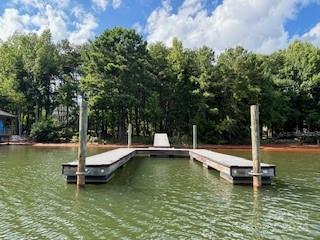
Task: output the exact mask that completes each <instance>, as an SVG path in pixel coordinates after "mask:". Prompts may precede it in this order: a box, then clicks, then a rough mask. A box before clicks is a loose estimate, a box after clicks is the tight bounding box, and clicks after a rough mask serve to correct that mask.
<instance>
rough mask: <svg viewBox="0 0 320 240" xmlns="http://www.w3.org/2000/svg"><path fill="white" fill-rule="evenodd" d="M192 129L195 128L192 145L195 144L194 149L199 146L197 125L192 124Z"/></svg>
mask: <svg viewBox="0 0 320 240" xmlns="http://www.w3.org/2000/svg"><path fill="white" fill-rule="evenodd" d="M192 130H193V141H192V143H193V144H192V145H193V149H196V148H197V125H193V126H192Z"/></svg>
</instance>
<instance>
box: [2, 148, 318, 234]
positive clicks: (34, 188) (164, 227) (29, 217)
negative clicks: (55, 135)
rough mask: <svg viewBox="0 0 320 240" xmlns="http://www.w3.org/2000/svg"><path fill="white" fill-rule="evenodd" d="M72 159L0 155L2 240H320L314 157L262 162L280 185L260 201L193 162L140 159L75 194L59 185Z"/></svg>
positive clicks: (66, 155) (49, 154)
mask: <svg viewBox="0 0 320 240" xmlns="http://www.w3.org/2000/svg"><path fill="white" fill-rule="evenodd" d="M97 151H101V150H91V152H90V154H94V153H96V152H97ZM231 153H232V154H234V155H239V156H244V157H249V154H250V153H249V152H237V151H232V152H231ZM75 157H76V149H49V148H48V149H45V148H32V147H18V146H1V147H0V181H1V183H0V208H1V211H0V239H29V238H30V239H31V238H40V239H70V238H73V239H319V238H320V211H319V207H320V206H319V203H320V196H319V192H320V187H319V186H320V185H319V184H320V182H319V177H320V174H319V172H320V159H319V155H318V154H312V153H303V154H297V153H269V152H268V153H263V155H262V157H263V159H264V161H265V162H269V163H273V164H276V165H277V178H276V179H275V180H274V181H273V184H272V185H271V186H267V187H264V188H262V189H261V190H259V191H253V189H252V188H251V187H248V186H233V185H231V184H229V183H228V182H226V181H225V180H223V179H221V178H220V177H219V174H218V173H217V172H215V171H213V170H207V169H204V168H202V166H201V165H200V164H199V163H197V162H194V161H190V160H188V159H174V158H170V159H164V158H151V159H148V158H135V159H133V160H132V161H130V162H129V163H128V164H127V165H126V166H125V167H124V168H122V169H120V170H119V171H118V172H117V174H116V175H115V177H114V178H113V179H112V180H111V181H110V182H109V183H108V184H106V185H87V186H86V188H85V189H83V190H82V191H80V192H79V193H78V194H77V190H76V187H75V185H67V184H65V182H64V180H63V177H62V176H61V163H63V162H66V161H70V160H73V159H75Z"/></svg>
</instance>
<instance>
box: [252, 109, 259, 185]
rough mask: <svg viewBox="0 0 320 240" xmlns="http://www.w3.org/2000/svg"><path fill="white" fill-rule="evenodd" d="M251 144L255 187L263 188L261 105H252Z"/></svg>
mask: <svg viewBox="0 0 320 240" xmlns="http://www.w3.org/2000/svg"><path fill="white" fill-rule="evenodd" d="M250 114H251V142H252V161H253V163H252V164H253V171H252V176H253V187H260V186H261V164H260V133H259V132H260V127H259V105H251V107H250Z"/></svg>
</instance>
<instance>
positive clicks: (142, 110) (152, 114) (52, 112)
mask: <svg viewBox="0 0 320 240" xmlns="http://www.w3.org/2000/svg"><path fill="white" fill-rule="evenodd" d="M79 96H83V97H84V98H86V99H87V100H88V102H89V108H90V111H89V130H90V135H91V136H96V137H98V138H99V139H104V140H110V141H111V140H112V141H125V136H126V129H127V125H128V124H129V123H132V125H133V134H134V136H135V137H137V138H139V137H140V138H141V139H142V138H148V137H150V136H152V135H153V133H155V132H166V133H168V134H169V136H171V137H172V138H174V139H176V140H177V141H187V140H186V139H188V138H189V137H190V136H191V133H192V125H193V124H196V125H197V126H198V132H199V138H200V140H201V141H202V142H204V143H243V142H246V141H248V140H249V133H250V123H249V120H250V119H249V105H250V104H256V103H258V104H259V105H260V109H261V116H260V120H261V126H265V127H266V128H268V129H269V131H270V132H272V133H273V134H274V135H276V134H279V133H283V132H292V131H298V130H299V131H303V129H305V130H307V131H319V129H320V49H319V48H318V47H316V46H314V45H312V44H311V43H307V42H301V41H295V42H293V43H291V44H290V45H289V46H288V47H287V48H286V49H282V50H279V51H277V52H274V53H272V54H269V55H262V54H256V53H253V52H250V51H248V50H246V49H244V48H242V47H235V48H231V49H227V50H225V51H224V52H222V53H219V54H216V53H215V52H214V51H213V50H212V49H211V48H209V47H206V46H203V47H201V48H198V49H188V48H185V47H184V46H183V44H182V42H181V41H179V40H178V39H174V40H173V42H172V46H171V47H168V46H166V45H164V44H163V43H161V42H158V43H152V44H148V43H147V41H146V40H144V38H143V37H142V36H141V35H139V34H138V33H136V32H135V31H134V30H132V29H123V28H114V29H111V30H106V31H105V32H103V33H102V34H101V35H99V36H97V37H96V38H95V39H94V40H92V41H90V42H88V43H87V44H84V45H82V46H73V45H72V44H70V43H69V42H68V41H67V40H64V41H61V42H58V43H54V42H53V41H52V39H51V34H50V32H49V31H44V32H43V33H42V34H41V35H37V34H35V33H29V34H15V35H14V36H12V37H11V38H10V39H9V40H8V41H5V42H2V43H0V108H1V109H2V110H7V111H10V112H13V113H15V114H16V115H17V116H18V119H19V121H17V122H18V124H17V129H19V132H20V134H25V135H30V134H31V136H36V137H37V136H38V140H48V141H55V140H61V139H64V140H69V139H70V138H71V137H72V135H76V133H77V129H78V111H79V109H78V99H79ZM39 134H40V135H41V137H39Z"/></svg>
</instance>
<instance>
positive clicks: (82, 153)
mask: <svg viewBox="0 0 320 240" xmlns="http://www.w3.org/2000/svg"><path fill="white" fill-rule="evenodd" d="M87 131H88V105H87V102H86V101H85V100H84V99H82V100H81V102H80V116H79V150H78V167H77V173H76V175H77V186H78V187H82V186H84V185H85V182H86V180H85V167H86V155H87Z"/></svg>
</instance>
